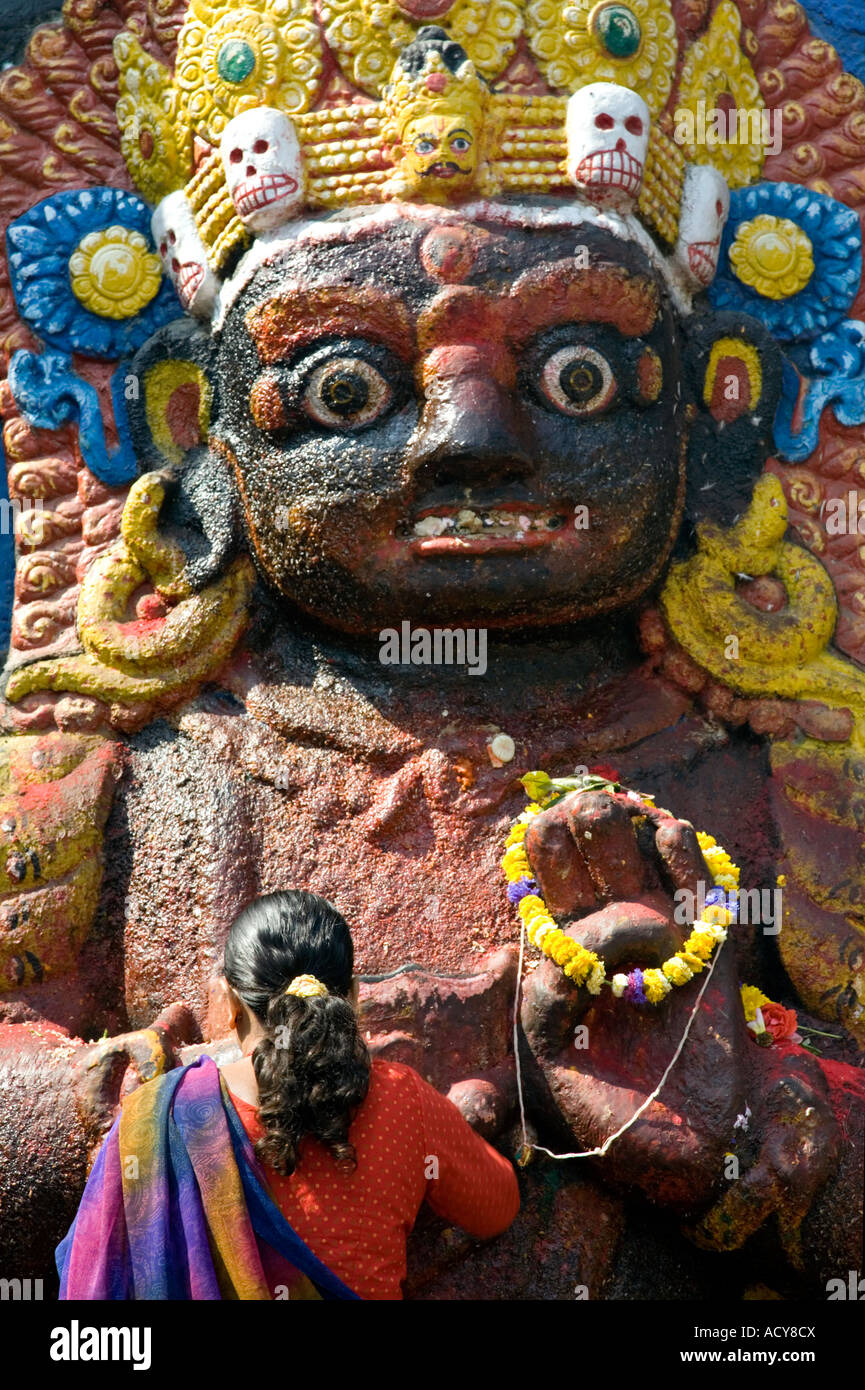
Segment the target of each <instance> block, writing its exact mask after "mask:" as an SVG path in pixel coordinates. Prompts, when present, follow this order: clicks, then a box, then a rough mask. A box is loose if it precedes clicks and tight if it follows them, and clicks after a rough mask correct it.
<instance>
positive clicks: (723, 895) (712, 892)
mask: <svg viewBox="0 0 865 1390" xmlns="http://www.w3.org/2000/svg"><path fill="white" fill-rule="evenodd" d="M706 906H707V907H715V906H716V907H725V908H726V909H727V911H728V912H729V914H730V916H731V917H732V919H733V921H734V922H738V920H739V894H738V892H737V891H736V889H732V890H731V891H730V892H729V893H728V892H727V891H726V889H724V888H710V889H709V891H708V893H707V894H706Z"/></svg>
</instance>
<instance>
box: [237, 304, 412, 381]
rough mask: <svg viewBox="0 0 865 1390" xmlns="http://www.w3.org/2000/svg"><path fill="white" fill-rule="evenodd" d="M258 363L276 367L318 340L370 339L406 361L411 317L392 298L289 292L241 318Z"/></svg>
mask: <svg viewBox="0 0 865 1390" xmlns="http://www.w3.org/2000/svg"><path fill="white" fill-rule="evenodd" d="M246 327H247V329H248V330H249V333H250V336H251V337H252V340H253V342H254V343H255V346H256V347H257V349H258V355H259V358H260V359H261V361H262V362H263V363H272V362H281V361H283V359H284V358H286V357H287V356H288V355H289V354H290V353H292V352H295V351H296V350H297V348H299V347H303V346H305V345H306V344H307V343H312V342H315V341H316V340H317V339H319V338H328V337H343V338H372V339H373V340H374V341H375V342H378V343H384V344H385V345H386V346H387V347H389V348H391V349H392V350H393V351H394V352H395V353H397V355H398V356H399V357H402V358H404V359H405V360H406V361H411V359H412V357H413V356H414V350H415V331H414V316H413V315H412V314H411V313H410V311H409V309H408V307H407V306H406V304H405V303H404V301H403V300H402V299H401V298H400V297H399V295H396V294H388V293H387V292H386V291H382V290H380V289H372V288H370V287H369V286H358V285H324V286H313V287H312V288H309V287H307V288H305V289H302V288H300V287H295V286H290V287H286V288H283V289H281V290H280V292H279V294H275V295H271V297H270V298H269V299H266V300H265V301H264V303H262V304H258V305H256V307H255V308H254V309H250V310H249V312H248V313H247V315H246Z"/></svg>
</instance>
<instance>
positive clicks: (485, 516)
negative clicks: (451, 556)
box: [411, 507, 564, 538]
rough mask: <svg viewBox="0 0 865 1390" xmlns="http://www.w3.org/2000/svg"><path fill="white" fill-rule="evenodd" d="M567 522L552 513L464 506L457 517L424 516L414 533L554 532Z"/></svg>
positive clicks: (438, 534) (472, 534)
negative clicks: (482, 509)
mask: <svg viewBox="0 0 865 1390" xmlns="http://www.w3.org/2000/svg"><path fill="white" fill-rule="evenodd" d="M563 525H564V517H562V516H551V515H550V513H549V512H531V513H526V512H522V513H516V512H511V511H504V510H500V509H498V508H495V507H493V508H490V509H489V510H487V511H483V512H478V511H475V510H474V509H473V508H471V507H464V508H463V509H462V510H461V511H459V512H457V514H456V516H432V515H430V516H425V517H423V518H422V519H421V520H420V521H415V522H414V523H413V525H412V528H411V529H412V535H414V536H416V537H419V538H429V537H435V536H442V535H444V534H445V532H446V531H453V532H454V534H456V535H461V536H476V535H479V534H481V532H484V531H486V532H487V533H489V532H490V531H492V532H494V533H495V532H498V534H500V535H510V536H514V535H516V536H520V535H525V534H526V532H528V531H555V530H558V529H559V528H560V527H561V526H563Z"/></svg>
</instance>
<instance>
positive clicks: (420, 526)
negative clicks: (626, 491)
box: [402, 500, 574, 555]
mask: <svg viewBox="0 0 865 1390" xmlns="http://www.w3.org/2000/svg"><path fill="white" fill-rule="evenodd" d="M573 516H574V512H573V510H572V509H571V508H570V507H565V508H562V507H558V508H557V507H554V506H549V505H548V506H542V505H541V504H540V503H537V502H526V501H524V500H522V501H507V502H498V503H494V504H490V503H486V504H483V503H480V502H479V501H475V500H473V501H472V502H469V501H464V502H463V503H462V505H456V504H445V505H439V506H437V507H436V506H431V505H428V506H425V507H422V508H419V509H418V511H417V512H416V513H415V516H414V520H413V523H412V531H411V533H410V534H405V532H404V533H403V536H402V539H403V540H404V542H405V543H407V545H408V548H409V550H410V552H411V554H413V555H487V554H492V553H502V552H504V553H511V554H517V553H518V552H520V551H523V550H534V549H537V548H538V547H539V546H543V545H547V544H548V543H549V542H550V541H551V540H553V539H554V538H556V537H558V538H559V539H560V540H561V539H563V538H564V537H565V536H566V535H567V531H568V522H569V521H570V520H571V519H572V518H573ZM431 523H432V524H431ZM568 539H571V538H570V537H568Z"/></svg>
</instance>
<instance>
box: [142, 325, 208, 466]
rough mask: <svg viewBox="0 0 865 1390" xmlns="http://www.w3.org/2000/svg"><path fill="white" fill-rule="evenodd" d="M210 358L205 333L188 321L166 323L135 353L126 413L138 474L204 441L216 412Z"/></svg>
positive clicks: (178, 459) (181, 456)
mask: <svg viewBox="0 0 865 1390" xmlns="http://www.w3.org/2000/svg"><path fill="white" fill-rule="evenodd" d="M214 356H215V350H214V345H213V341H212V339H211V337H210V334H209V333H208V332H207V331H206V330H205V329H204V328H202V327H201V326H200V325H199V324H197V323H195V322H194V321H193V320H191V319H176V320H175V321H174V322H173V323H169V324H166V326H165V327H164V328H161V329H160V330H159V332H158V333H154V335H153V337H152V338H148V340H147V342H146V343H145V344H144V346H143V347H142V348H141V349H140V351H139V352H137V353H136V355H135V358H134V360H133V363H132V372H131V377H132V380H133V381H134V382H135V386H136V389H135V391H134V392H133V393H131V395H132V399H130V400H127V415H128V418H129V428H130V431H131V434H132V442H133V445H134V447H135V452H136V455H137V458H138V462H139V466H140V468H141V469H142V471H146V470H147V469H154V468H164V467H165V465H166V464H179V463H181V462H182V461H183V459H184V457H185V456H186V454H187V453H188V452H189V451H190V450H191V449H195V448H198V446H199V445H200V444H202V443H204V442H205V441H206V439H207V435H208V432H209V429H210V423H211V421H212V420H213V419H215V417H216V410H217V401H216V389H215V386H214V373H213V370H212V368H213V358H214ZM128 394H130V393H128Z"/></svg>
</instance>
